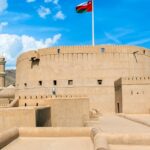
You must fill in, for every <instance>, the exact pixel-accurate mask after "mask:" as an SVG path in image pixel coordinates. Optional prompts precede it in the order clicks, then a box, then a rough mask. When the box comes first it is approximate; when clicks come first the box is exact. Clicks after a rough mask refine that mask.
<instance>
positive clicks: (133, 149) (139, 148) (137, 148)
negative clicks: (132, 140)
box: [109, 145, 150, 150]
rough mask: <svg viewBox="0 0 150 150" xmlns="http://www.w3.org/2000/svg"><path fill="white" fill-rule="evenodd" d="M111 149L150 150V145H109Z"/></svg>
mask: <svg viewBox="0 0 150 150" xmlns="http://www.w3.org/2000/svg"><path fill="white" fill-rule="evenodd" d="M109 149H110V150H150V145H148V146H145V145H109Z"/></svg>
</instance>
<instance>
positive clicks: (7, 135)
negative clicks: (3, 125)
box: [0, 128, 19, 149]
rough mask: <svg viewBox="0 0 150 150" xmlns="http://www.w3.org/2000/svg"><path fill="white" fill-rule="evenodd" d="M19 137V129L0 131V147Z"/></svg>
mask: <svg viewBox="0 0 150 150" xmlns="http://www.w3.org/2000/svg"><path fill="white" fill-rule="evenodd" d="M18 137H19V129H17V128H14V129H10V130H8V131H5V132H3V133H0V149H1V148H3V147H4V146H6V145H8V144H9V143H10V142H12V141H13V140H15V139H16V138H18Z"/></svg>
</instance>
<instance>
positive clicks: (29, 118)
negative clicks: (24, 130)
mask: <svg viewBox="0 0 150 150" xmlns="http://www.w3.org/2000/svg"><path fill="white" fill-rule="evenodd" d="M45 109H47V110H48V109H49V108H47V107H46V108H45ZM39 110H40V114H42V113H43V112H44V111H45V110H44V108H39ZM44 114H45V113H44ZM43 117H44V118H43ZM43 117H42V118H43V119H40V121H41V122H40V125H43V124H44V125H45V124H46V123H47V120H48V119H49V118H47V117H46V116H43ZM39 118H41V117H40V115H39V113H38V108H36V107H31V108H27V107H13V108H1V109H0V131H4V130H7V129H10V128H12V127H36V124H37V122H36V120H39Z"/></svg>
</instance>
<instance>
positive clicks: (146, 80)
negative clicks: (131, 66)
mask: <svg viewBox="0 0 150 150" xmlns="http://www.w3.org/2000/svg"><path fill="white" fill-rule="evenodd" d="M120 84H124V85H125V84H150V76H143V77H138V76H137V77H136V76H134V77H123V78H120V79H119V80H117V81H115V85H118V86H119V85H120Z"/></svg>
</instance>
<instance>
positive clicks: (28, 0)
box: [26, 0, 36, 3]
mask: <svg viewBox="0 0 150 150" xmlns="http://www.w3.org/2000/svg"><path fill="white" fill-rule="evenodd" d="M35 1H36V0H26V2H27V3H32V2H35Z"/></svg>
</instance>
